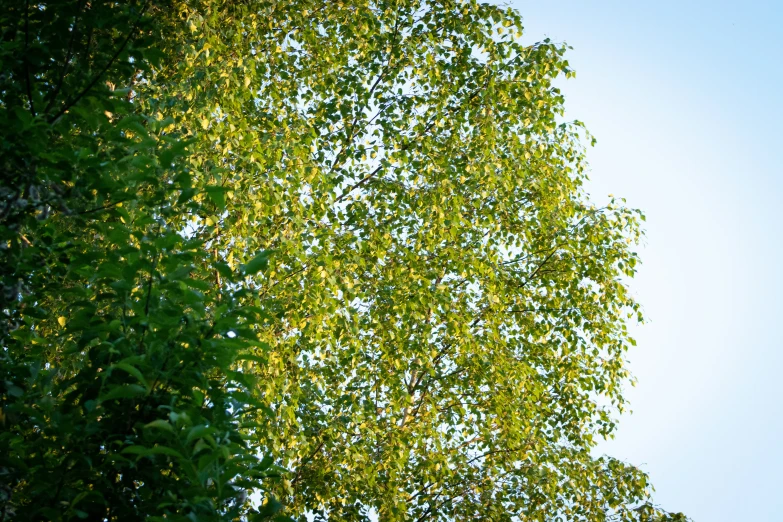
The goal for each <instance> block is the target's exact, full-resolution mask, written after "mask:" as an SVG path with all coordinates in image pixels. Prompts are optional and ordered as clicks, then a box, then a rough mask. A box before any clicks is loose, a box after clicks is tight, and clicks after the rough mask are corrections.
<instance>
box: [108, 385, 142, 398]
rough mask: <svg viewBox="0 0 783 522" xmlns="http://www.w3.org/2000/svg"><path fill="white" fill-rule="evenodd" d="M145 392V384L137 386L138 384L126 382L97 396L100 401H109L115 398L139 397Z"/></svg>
mask: <svg viewBox="0 0 783 522" xmlns="http://www.w3.org/2000/svg"><path fill="white" fill-rule="evenodd" d="M146 394H147V388H146V387H145V386H139V385H138V384H126V385H124V386H116V387H114V388H112V389H111V390H109V391H108V393H106V394H105V395H102V396H101V397H100V398H99V401H100V402H106V401H111V400H115V399H129V398H132V397H141V396H143V395H146Z"/></svg>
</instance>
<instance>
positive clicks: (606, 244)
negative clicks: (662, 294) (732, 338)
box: [0, 0, 684, 521]
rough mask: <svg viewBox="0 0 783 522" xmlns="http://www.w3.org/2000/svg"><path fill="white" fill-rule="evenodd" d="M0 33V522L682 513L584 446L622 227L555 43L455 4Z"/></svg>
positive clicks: (446, 0) (614, 331)
mask: <svg viewBox="0 0 783 522" xmlns="http://www.w3.org/2000/svg"><path fill="white" fill-rule="evenodd" d="M0 20H1V22H2V37H3V40H2V44H1V45H2V48H0V60H2V71H3V72H2V77H1V78H0V107H1V108H2V113H1V115H0V119H1V120H0V128H1V129H2V169H3V179H4V182H3V185H2V186H0V216H2V224H1V225H0V235H2V237H1V238H0V240H1V241H2V243H0V256H2V257H1V258H0V271H2V272H1V273H0V276H1V277H2V284H3V291H2V294H1V295H0V300H2V302H1V303H0V313H2V317H1V318H0V321H2V325H0V326H1V327H2V330H0V335H1V336H2V342H1V343H0V344H1V345H2V349H3V351H2V353H0V357H2V359H0V387H2V388H0V393H2V395H0V401H2V402H1V403H0V407H2V410H0V424H1V425H2V434H0V477H1V478H0V483H2V484H3V485H4V486H3V489H2V490H0V506H1V507H0V513H2V516H0V519H2V518H4V519H12V520H71V519H79V518H88V519H90V520H102V519H106V520H136V519H138V520H141V519H145V520H147V519H149V520H179V519H182V520H244V519H246V518H249V519H251V520H253V519H259V520H264V519H268V518H273V517H277V518H280V519H282V518H284V517H288V516H290V517H293V518H297V519H302V520H304V517H305V514H309V515H308V516H311V517H312V516H315V517H316V518H317V519H321V518H323V519H327V518H328V519H331V520H366V519H367V518H368V517H369V516H371V514H372V513H374V514H375V516H377V517H378V518H379V519H380V520H414V521H415V520H418V521H424V520H468V519H482V520H552V519H556V518H558V517H560V518H561V519H563V520H632V521H637V520H638V521H642V520H678V519H682V520H684V518H682V517H681V516H680V515H668V514H665V513H663V512H661V511H659V510H658V509H655V508H653V507H652V505H651V504H650V498H649V489H650V488H649V484H648V481H647V477H646V475H645V474H644V473H643V472H641V471H640V470H639V469H637V468H635V467H633V466H631V465H628V464H625V463H622V462H620V461H617V460H615V459H612V458H610V457H600V458H595V456H594V455H593V452H592V449H593V447H594V445H595V442H596V438H597V437H601V436H608V435H610V434H611V432H612V430H613V429H614V421H613V416H614V415H615V413H616V412H617V411H621V410H622V407H623V405H624V400H623V396H622V385H623V383H624V382H627V381H628V378H629V376H628V373H627V371H626V369H625V366H624V354H625V351H626V350H627V348H628V347H629V345H632V344H633V340H632V339H631V338H630V337H629V336H628V333H627V330H626V321H627V320H629V319H631V320H635V319H636V318H637V317H640V315H639V309H638V306H637V305H636V303H635V302H634V301H633V300H632V299H631V297H630V296H629V293H628V290H627V287H626V282H627V280H628V279H629V278H630V277H631V276H633V274H634V272H635V265H636V263H637V256H636V253H635V252H634V250H633V246H634V244H635V242H636V241H637V240H638V238H639V236H640V228H639V220H640V218H641V217H642V216H641V215H640V214H639V213H638V212H637V211H634V210H632V209H628V208H625V207H624V206H623V205H622V204H621V202H620V201H613V202H612V203H611V204H610V205H609V206H607V207H605V208H594V207H593V206H592V205H590V203H589V201H588V199H587V197H586V194H585V193H584V192H583V190H582V188H581V187H582V183H583V181H584V179H585V173H584V159H583V150H582V146H581V143H582V141H583V138H584V135H585V133H584V132H583V131H582V130H581V124H579V123H578V122H567V121H565V120H564V118H563V114H564V113H563V97H562V96H561V95H560V93H559V91H558V89H557V88H556V87H554V86H553V81H554V79H555V78H556V77H557V76H559V75H566V76H570V75H571V74H572V72H571V70H570V69H569V67H568V62H567V61H566V60H565V59H564V52H565V48H564V47H563V46H561V45H556V44H553V43H551V42H548V41H544V42H541V43H538V44H535V45H523V44H522V43H520V36H521V32H522V24H521V19H520V17H519V15H518V14H517V13H515V12H514V11H511V10H504V9H500V8H498V7H495V6H493V5H485V4H478V3H475V2H473V1H451V0H443V1H441V0H438V1H423V0H397V1H392V0H384V1H375V0H373V1H369V0H362V1H359V0H357V1H350V2H339V1H336V2H322V1H316V0H292V1H286V2H268V1H261V0H248V1H246V2H221V1H215V0H171V1H165V0H159V1H153V0H146V1H142V2H139V1H137V2H111V1H101V0H95V1H92V2H87V1H84V0H59V1H58V0H52V1H43V2H30V1H28V2H17V1H10V0H6V1H5V2H4V3H3V6H2V10H1V11H0ZM273 463H274V464H273ZM253 491H261V492H262V496H263V497H264V498H265V500H263V502H262V503H261V504H260V505H259V504H258V503H254V502H253V495H249V493H252V492H253ZM278 499H279V501H278ZM254 505H255V507H254Z"/></svg>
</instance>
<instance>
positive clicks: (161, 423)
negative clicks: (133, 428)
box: [144, 419, 174, 433]
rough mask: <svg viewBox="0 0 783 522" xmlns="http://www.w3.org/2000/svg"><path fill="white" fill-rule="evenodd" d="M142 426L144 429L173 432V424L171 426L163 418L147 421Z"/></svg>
mask: <svg viewBox="0 0 783 522" xmlns="http://www.w3.org/2000/svg"><path fill="white" fill-rule="evenodd" d="M144 428H145V429H148V428H154V429H158V430H164V431H169V432H171V433H174V426H172V425H171V423H170V422H169V421H167V420H164V419H157V420H154V421H152V422H148V423H147V424H145V425H144Z"/></svg>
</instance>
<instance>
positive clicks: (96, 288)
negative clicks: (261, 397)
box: [0, 1, 280, 521]
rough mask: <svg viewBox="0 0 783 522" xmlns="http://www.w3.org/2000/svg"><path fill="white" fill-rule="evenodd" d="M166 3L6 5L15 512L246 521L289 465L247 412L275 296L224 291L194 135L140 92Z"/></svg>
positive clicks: (7, 315)
mask: <svg viewBox="0 0 783 522" xmlns="http://www.w3.org/2000/svg"><path fill="white" fill-rule="evenodd" d="M169 9H170V6H169V5H167V3H166V2H165V1H164V2H149V1H148V2H128V3H115V2H108V1H92V2H84V1H60V2H57V1H51V2H32V3H31V2H28V3H27V4H25V2H17V1H13V2H4V3H3V5H2V9H0V16H1V17H2V24H1V25H2V28H3V34H2V38H3V40H2V47H0V59H2V62H1V64H2V65H1V66H0V70H2V71H3V72H2V77H1V80H0V81H2V83H1V84H0V129H2V131H1V132H2V142H0V147H2V150H1V154H2V160H1V161H2V180H3V183H2V186H0V217H2V222H1V225H0V256H2V257H0V271H1V272H0V277H2V293H0V314H2V317H1V318H0V346H2V352H0V408H2V409H0V428H1V429H2V432H0V483H2V484H3V485H4V488H3V490H2V491H0V519H3V520H8V519H13V520H20V521H22V520H23V521H33V520H72V519H89V520H103V519H108V520H163V519H164V518H163V517H165V520H179V519H182V520H237V519H239V518H240V516H242V515H245V514H247V513H249V512H251V511H252V510H250V507H249V501H248V500H247V496H248V493H249V492H252V490H254V489H257V488H259V487H260V485H261V484H262V479H263V478H264V477H267V476H270V475H272V476H276V475H278V474H279V471H280V470H279V468H276V467H275V466H272V465H271V464H272V462H271V460H270V459H262V455H263V454H262V449H261V448H259V447H258V444H257V443H256V442H255V441H254V440H253V438H252V433H253V431H254V426H253V422H250V423H247V422H244V423H243V417H244V416H245V414H246V413H247V412H248V411H253V412H254V414H255V413H257V412H256V409H257V408H258V407H259V405H260V403H259V402H258V401H257V397H256V393H255V391H254V389H255V386H254V384H255V382H254V381H255V379H256V378H255V377H253V376H252V375H251V374H249V373H245V372H242V371H239V369H240V366H239V365H240V364H241V362H239V360H240V359H241V358H242V355H243V354H244V353H246V352H248V350H249V348H250V347H255V349H259V348H262V347H261V346H260V345H259V343H258V341H257V340H256V339H255V337H254V335H253V333H252V331H251V330H249V329H247V328H242V325H244V324H246V323H253V324H255V323H259V322H263V321H264V320H265V319H264V318H265V317H266V315H265V313H264V311H263V308H262V307H261V304H260V303H259V305H258V306H256V307H248V306H243V307H239V306H238V305H237V303H236V301H235V298H234V295H235V294H236V293H242V292H246V291H245V290H242V287H241V286H236V287H235V288H233V289H231V290H224V291H219V287H218V286H217V285H216V280H215V274H216V270H215V268H214V266H213V265H214V259H213V258H212V257H211V255H210V254H209V253H208V251H207V250H206V249H205V248H204V245H203V242H202V241H200V240H198V239H188V237H187V233H184V229H183V223H182V222H181V220H180V219H179V216H181V215H183V214H187V213H189V212H193V211H197V209H198V208H199V204H197V203H195V202H193V201H192V196H193V194H194V189H193V187H192V186H191V175H190V173H189V172H188V170H187V168H185V167H184V166H183V163H182V161H181V158H182V156H183V154H187V142H185V141H183V140H181V139H180V138H181V136H179V134H178V133H177V132H176V131H173V132H172V131H171V130H170V131H164V128H165V127H166V126H168V125H169V123H168V122H158V121H155V120H154V119H151V118H149V117H147V116H146V115H144V114H142V113H140V110H139V106H138V104H136V103H134V100H133V91H132V88H133V86H134V84H135V83H136V82H140V81H144V78H145V76H146V75H148V74H149V72H150V68H151V67H152V66H153V65H157V64H158V61H159V60H160V58H161V56H160V53H159V52H158V51H156V49H157V47H156V45H155V39H154V38H153V35H155V34H158V33H159V32H160V31H159V30H157V31H156V27H157V26H158V25H160V24H161V23H163V21H165V20H166V17H167V16H168V12H169ZM258 268H259V269H260V268H261V267H258ZM224 274H225V272H224ZM228 275H229V274H225V275H224V277H226V276H228ZM229 332H233V333H231V334H229ZM254 418H258V417H257V416H256V417H254ZM256 422H257V421H256Z"/></svg>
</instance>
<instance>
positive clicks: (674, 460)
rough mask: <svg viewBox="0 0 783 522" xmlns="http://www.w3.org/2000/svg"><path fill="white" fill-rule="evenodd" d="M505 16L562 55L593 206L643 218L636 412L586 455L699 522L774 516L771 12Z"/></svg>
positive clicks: (736, 6)
mask: <svg viewBox="0 0 783 522" xmlns="http://www.w3.org/2000/svg"><path fill="white" fill-rule="evenodd" d="M508 5H511V6H512V7H514V8H516V9H518V10H519V11H520V12H521V13H522V15H523V17H524V19H525V25H526V29H527V31H526V35H525V39H526V40H527V41H530V42H533V41H536V40H540V39H542V38H544V37H550V38H551V39H553V40H555V41H559V42H563V41H565V42H567V43H568V44H569V45H571V46H573V47H574V50H573V51H571V52H570V54H569V56H568V59H569V62H570V63H571V65H572V66H573V67H574V68H575V69H576V71H577V75H576V78H575V79H572V80H567V81H565V80H564V81H563V82H561V85H560V86H561V88H562V89H563V91H564V93H565V95H566V109H567V116H570V117H571V118H575V119H580V120H582V121H584V122H585V123H586V124H587V126H588V128H589V129H590V131H591V132H592V133H593V134H594V135H595V136H596V137H597V139H598V144H597V146H596V147H595V148H593V149H591V150H590V151H589V153H588V158H589V160H590V165H591V170H592V172H591V182H590V185H589V187H588V189H589V191H590V192H591V194H592V195H593V196H594V199H595V200H596V202H603V201H605V200H606V199H607V198H606V196H607V194H609V193H613V194H615V195H617V196H623V197H626V198H627V200H628V204H629V205H631V206H634V207H638V208H641V209H642V210H644V211H645V212H646V214H647V239H646V244H645V245H644V247H643V249H642V250H641V255H642V260H643V262H644V264H643V265H642V267H641V269H640V273H639V276H638V278H637V279H636V280H635V281H634V282H633V284H632V287H633V289H634V292H635V294H636V296H637V298H638V300H639V301H641V303H642V305H643V306H644V309H645V313H646V315H647V316H648V319H649V322H648V323H647V324H645V325H643V326H641V327H639V328H636V329H635V330H634V331H635V335H636V337H637V339H638V341H639V346H638V347H637V348H636V350H635V351H634V352H633V353H631V354H630V356H629V358H630V364H631V369H632V371H633V373H634V374H635V375H636V377H637V378H638V381H639V382H638V385H637V386H636V387H635V388H632V389H630V390H629V391H628V396H629V397H630V400H631V406H632V409H633V414H632V415H626V416H623V417H622V419H621V422H620V428H619V431H618V433H617V437H616V439H615V440H613V441H610V442H608V443H606V444H604V445H602V446H601V449H602V450H603V451H605V452H606V453H609V454H612V455H614V456H617V457H620V458H623V459H625V460H628V461H630V462H633V463H636V464H639V465H641V466H642V468H643V469H645V470H646V471H648V472H649V473H650V474H651V476H652V480H653V483H654V485H655V487H656V494H655V498H656V501H657V502H658V503H660V504H661V505H662V506H663V507H665V508H667V509H670V510H678V511H683V512H685V513H686V514H688V515H689V516H690V517H692V518H693V519H694V520H695V521H697V522H708V521H709V522H723V521H726V522H728V521H731V522H736V521H754V522H764V521H780V520H783V506H781V500H780V499H783V420H782V419H783V391H782V388H781V386H783V352H782V351H781V349H780V345H781V342H780V339H781V326H783V315H782V314H781V312H783V305H782V304H781V300H782V298H783V263H781V256H783V230H781V226H782V225H783V223H781V221H782V220H781V217H780V216H781V212H780V209H781V208H783V206H781V202H783V199H782V198H781V196H783V167H781V160H783V157H782V156H783V130H781V129H783V126H782V124H783V99H782V97H783V88H781V87H783V71H782V70H781V68H782V66H783V2H777V3H775V2H754V1H746V2H742V3H740V2H733V3H727V2H687V1H683V2H667V1H656V2H644V3H642V2H603V1H593V2H584V1H581V2H580V1H560V2H529V1H523V0H514V1H512V2H510V3H509V4H508Z"/></svg>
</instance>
